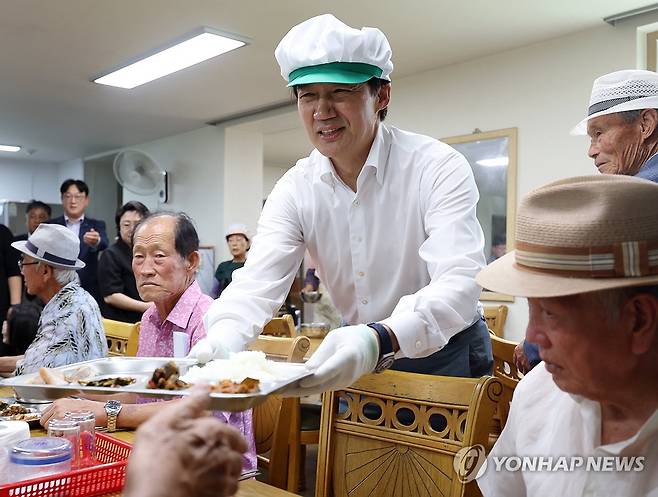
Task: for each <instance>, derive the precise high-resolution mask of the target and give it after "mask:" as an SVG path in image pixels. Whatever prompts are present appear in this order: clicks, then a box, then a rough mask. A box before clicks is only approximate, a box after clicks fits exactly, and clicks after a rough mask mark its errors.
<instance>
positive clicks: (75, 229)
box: [64, 215, 85, 238]
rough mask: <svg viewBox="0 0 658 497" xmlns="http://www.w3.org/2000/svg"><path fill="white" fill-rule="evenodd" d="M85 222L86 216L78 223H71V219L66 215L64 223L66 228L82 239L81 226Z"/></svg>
mask: <svg viewBox="0 0 658 497" xmlns="http://www.w3.org/2000/svg"><path fill="white" fill-rule="evenodd" d="M84 220H85V217H84V216H81V217H80V219H78V220H77V221H71V219H70V218H69V217H68V216H67V215H64V222H66V227H67V228H68V229H70V230H71V231H72V232H73V233H75V236H77V237H78V238H80V226H82V222H83V221H84Z"/></svg>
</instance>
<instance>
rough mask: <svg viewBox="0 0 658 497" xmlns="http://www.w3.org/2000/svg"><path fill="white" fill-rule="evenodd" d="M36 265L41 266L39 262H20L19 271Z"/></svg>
mask: <svg viewBox="0 0 658 497" xmlns="http://www.w3.org/2000/svg"><path fill="white" fill-rule="evenodd" d="M34 264H39V261H35V262H25V261H18V269H20V270H21V271H22V270H23V268H24V267H25V266H32V265H34Z"/></svg>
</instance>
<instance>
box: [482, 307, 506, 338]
mask: <svg viewBox="0 0 658 497" xmlns="http://www.w3.org/2000/svg"><path fill="white" fill-rule="evenodd" d="M506 319H507V306H506V305H495V306H486V307H485V308H484V320H485V321H486V322H487V326H488V327H489V329H490V330H491V331H493V332H494V334H495V335H496V336H499V337H502V336H504V331H503V330H504V329H505V320H506Z"/></svg>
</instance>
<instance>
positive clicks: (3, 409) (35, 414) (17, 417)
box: [0, 400, 41, 426]
mask: <svg viewBox="0 0 658 497" xmlns="http://www.w3.org/2000/svg"><path fill="white" fill-rule="evenodd" d="M39 419H41V413H40V412H39V410H38V409H36V408H34V407H26V406H23V405H21V404H17V403H10V402H5V401H4V400H0V421H26V422H27V423H29V424H30V426H33V425H34V424H39Z"/></svg>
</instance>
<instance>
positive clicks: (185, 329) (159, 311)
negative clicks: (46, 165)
mask: <svg viewBox="0 0 658 497" xmlns="http://www.w3.org/2000/svg"><path fill="white" fill-rule="evenodd" d="M198 249H199V237H198V234H197V232H196V229H195V228H194V225H193V223H192V220H191V219H190V218H189V217H188V216H186V215H185V214H182V213H167V212H161V213H155V214H152V215H151V216H148V217H147V218H145V219H144V220H143V221H142V222H141V223H140V224H139V225H138V226H137V227H136V228H135V233H134V234H133V262H132V266H133V272H134V273H135V279H136V281H137V290H138V291H139V294H140V297H141V298H142V299H143V300H144V301H147V302H153V305H151V306H150V307H149V308H148V309H147V310H146V311H145V312H144V314H143V316H142V321H141V329H140V334H139V346H138V349H137V355H138V356H140V357H173V355H174V333H175V332H178V333H184V334H186V335H187V340H188V343H187V348H188V350H189V349H190V348H191V347H192V346H194V345H195V344H196V343H197V342H198V341H199V340H200V339H202V338H203V337H205V336H206V330H205V328H204V326H203V315H204V313H205V312H206V310H207V309H208V307H209V306H210V304H211V303H212V299H211V298H210V297H209V296H207V295H204V294H203V293H202V292H201V289H200V288H199V284H198V283H197V282H196V281H195V275H196V272H197V270H198V268H199V261H200V258H199V252H198ZM144 402H148V401H147V400H146V399H144V398H140V399H135V397H134V396H133V397H128V396H126V395H125V394H122V395H117V396H114V398H112V399H111V400H109V401H107V402H105V403H103V402H97V401H93V400H74V399H60V400H57V401H56V402H54V403H53V405H52V406H51V407H49V408H48V409H46V410H45V411H44V413H43V416H42V418H41V424H42V425H44V426H46V424H47V422H48V420H49V419H50V418H51V417H52V416H59V415H63V414H64V413H65V412H66V411H71V410H74V409H88V410H92V411H93V412H94V413H95V414H96V423H97V424H107V427H108V430H110V431H112V430H114V429H116V428H136V427H137V426H139V425H140V424H141V423H143V422H144V421H146V420H147V419H148V418H150V417H151V416H152V415H153V414H155V413H156V412H157V411H159V410H160V408H161V407H162V406H163V404H167V403H168V402H149V403H144ZM170 402H176V401H170ZM216 416H217V417H218V418H220V419H222V420H223V421H224V422H226V423H228V424H230V425H232V426H233V427H235V428H237V429H238V430H239V431H240V432H241V433H242V435H243V436H244V437H245V438H246V440H247V443H248V446H249V449H248V450H247V452H246V453H245V455H244V464H243V466H244V470H252V469H255V468H256V450H255V443H254V433H253V424H252V411H251V410H248V411H243V412H237V413H235V412H234V413H229V412H217V413H216Z"/></svg>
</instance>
